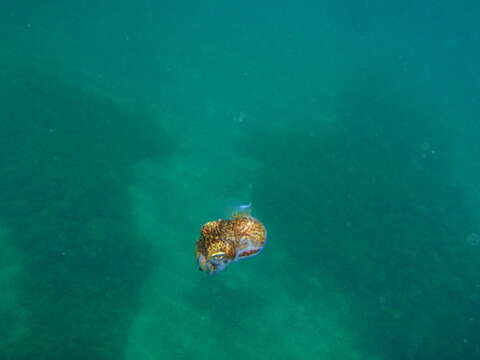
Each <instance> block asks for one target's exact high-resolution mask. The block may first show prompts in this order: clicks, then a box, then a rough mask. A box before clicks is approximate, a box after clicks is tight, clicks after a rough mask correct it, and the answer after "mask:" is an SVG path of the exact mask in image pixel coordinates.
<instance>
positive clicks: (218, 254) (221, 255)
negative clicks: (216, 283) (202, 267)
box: [210, 251, 225, 261]
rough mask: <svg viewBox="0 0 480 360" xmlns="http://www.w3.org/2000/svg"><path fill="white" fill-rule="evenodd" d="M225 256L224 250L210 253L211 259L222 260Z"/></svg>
mask: <svg viewBox="0 0 480 360" xmlns="http://www.w3.org/2000/svg"><path fill="white" fill-rule="evenodd" d="M224 258H225V253H224V252H223V251H219V252H216V253H214V254H212V255H210V260H215V261H221V260H223V259H224Z"/></svg>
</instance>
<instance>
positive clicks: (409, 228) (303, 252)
mask: <svg viewBox="0 0 480 360" xmlns="http://www.w3.org/2000/svg"><path fill="white" fill-rule="evenodd" d="M362 83H363V82H355V84H354V85H353V86H351V87H350V88H348V86H347V87H346V88H348V89H347V90H346V91H344V93H343V94H342V95H341V96H339V100H338V105H339V106H338V109H336V113H337V114H338V115H337V116H338V117H337V121H336V122H335V124H334V125H332V126H330V127H329V129H328V131H326V133H325V134H324V135H322V136H321V137H320V138H318V137H310V136H308V135H307V134H308V133H309V131H308V127H309V126H310V127H311V128H312V129H315V124H314V123H312V124H306V125H305V126H304V127H302V128H301V129H300V130H294V129H292V131H291V133H290V134H289V135H288V137H287V138H282V139H280V138H277V139H273V138H272V137H268V133H267V132H265V134H264V136H260V135H259V133H258V129H256V131H257V133H256V134H255V139H257V141H256V143H255V145H253V146H251V147H250V149H249V151H250V153H252V154H254V156H255V157H256V158H260V159H262V161H263V162H264V163H266V164H268V166H266V167H264V168H263V170H262V171H261V173H259V180H258V184H257V187H256V189H255V194H254V198H255V201H256V203H257V207H263V206H265V207H266V208H274V209H276V212H275V216H276V217H277V223H278V224H283V226H282V225H278V226H279V228H277V229H276V230H277V232H276V237H277V238H276V241H277V242H279V241H282V240H283V241H284V243H285V244H290V249H289V253H290V254H291V259H292V266H291V267H289V273H290V274H293V275H292V276H285V279H284V281H285V284H286V286H288V287H289V289H290V291H289V293H290V294H294V295H296V296H298V297H301V298H310V300H311V301H317V300H316V298H315V297H316V294H315V292H314V291H312V292H305V291H302V289H306V288H308V287H309V284H308V277H307V276H301V275H300V274H309V275H310V276H317V277H318V278H331V279H332V283H331V286H332V289H333V290H332V291H339V290H341V291H342V292H344V293H346V294H348V296H349V298H350V299H351V300H352V304H353V306H354V309H353V310H354V311H352V317H353V318H352V322H351V327H352V328H354V329H357V330H358V333H359V334H362V339H363V346H365V348H366V353H373V354H381V355H382V358H383V357H384V358H386V359H398V360H401V359H445V360H447V359H449V360H451V359H472V358H476V357H478V355H479V354H480V345H479V344H480V332H479V331H478V330H479V328H480V317H479V316H478V315H479V312H478V309H479V308H478V306H479V301H478V298H479V293H480V292H479V290H478V264H479V262H480V254H479V253H478V252H477V251H475V250H476V249H473V248H472V247H471V246H470V245H469V244H468V242H467V241H464V239H465V237H466V235H467V234H468V232H469V229H477V224H476V219H475V218H474V216H473V209H471V208H470V205H469V202H468V201H466V200H465V199H466V198H467V194H463V192H462V189H461V186H458V184H457V183H456V178H455V176H454V175H453V174H454V167H453V163H452V162H451V160H452V159H451V158H450V156H449V154H452V153H453V149H452V145H453V144H452V143H451V137H450V134H449V133H448V132H447V131H446V130H445V128H444V127H443V125H442V123H441V122H440V121H439V120H438V119H440V118H441V116H439V115H440V114H435V113H434V111H433V110H432V109H428V110H426V109H425V108H424V106H421V105H419V104H416V102H415V100H414V98H413V97H410V96H409V95H408V89H404V90H402V91H393V90H391V87H390V86H388V85H387V81H382V80H379V81H372V79H366V80H365V87H362V86H361V84H362ZM352 84H353V83H352ZM412 90H413V89H412ZM412 92H413V91H412ZM292 111H294V110H292ZM308 111H309V109H304V108H302V109H299V110H298V114H294V113H292V114H289V116H293V117H295V116H296V115H298V116H299V117H301V116H302V113H307V112H308ZM278 116H279V117H281V116H282V114H278ZM299 126H300V127H301V126H302V125H300V124H299ZM296 131H298V136H296V135H295V133H296ZM262 138H263V139H265V140H264V142H263V143H259V141H258V139H262ZM247 144H248V142H247ZM292 144H296V145H295V146H292ZM285 169H288V175H287V176H279V174H283V173H284V171H285ZM292 184H298V186H296V187H295V189H294V190H295V191H292ZM285 204H288V206H285ZM292 208H294V209H297V210H296V211H295V212H292V211H290V209H292ZM292 229H295V232H294V236H293V237H294V238H295V239H296V241H295V242H293V241H288V240H289V238H288V237H290V238H291V237H292ZM282 234H285V235H283V236H284V238H283V239H282V238H281V237H282ZM273 275H274V274H272V276H273Z"/></svg>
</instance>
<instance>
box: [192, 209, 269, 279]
mask: <svg viewBox="0 0 480 360" xmlns="http://www.w3.org/2000/svg"><path fill="white" fill-rule="evenodd" d="M266 239H267V231H266V229H265V226H264V225H263V224H262V223H261V222H260V221H259V220H257V219H255V218H254V217H252V216H251V214H250V210H249V207H242V208H241V211H238V212H236V213H234V214H233V215H232V216H231V218H230V219H218V220H216V221H209V222H207V223H206V224H205V225H203V227H202V229H201V230H200V237H199V239H198V240H197V243H196V247H195V258H196V260H197V263H198V266H199V270H201V271H203V272H206V273H209V274H216V273H218V272H220V271H222V270H224V269H225V268H226V267H227V266H228V265H230V264H231V263H232V262H236V261H238V260H242V259H247V258H250V257H253V256H255V255H258V254H259V253H260V252H261V251H262V250H263V248H264V246H265V242H266Z"/></svg>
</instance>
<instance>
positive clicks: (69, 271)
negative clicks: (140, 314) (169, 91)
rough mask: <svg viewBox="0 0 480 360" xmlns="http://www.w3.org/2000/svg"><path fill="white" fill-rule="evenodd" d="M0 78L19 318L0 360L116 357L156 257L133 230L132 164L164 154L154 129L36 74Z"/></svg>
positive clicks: (2, 161) (1, 163)
mask: <svg viewBox="0 0 480 360" xmlns="http://www.w3.org/2000/svg"><path fill="white" fill-rule="evenodd" d="M0 79H1V81H0V82H1V87H0V108H1V109H2V120H1V121H0V147H1V149H2V151H1V152H0V179H1V182H0V219H1V221H2V225H3V226H5V227H6V228H7V229H8V231H9V234H10V237H11V238H12V239H13V241H12V244H14V247H15V248H16V249H15V250H16V251H17V252H18V253H19V254H20V256H21V258H22V261H23V263H22V267H21V268H22V269H23V270H22V271H21V274H20V275H19V282H18V283H19V285H18V286H19V289H18V292H19V294H18V298H19V303H20V306H21V308H22V311H23V312H24V313H25V316H26V330H25V331H22V332H21V333H20V335H19V336H18V337H16V338H14V339H10V340H11V341H9V342H8V343H7V344H4V343H3V342H2V344H1V345H2V346H1V347H0V358H1V359H12V360H13V359H15V360H26V359H48V360H57V359H58V360H60V359H61V360H65V359H69V360H75V359H82V360H84V359H90V360H95V359H102V360H105V359H115V360H119V359H122V358H123V348H124V345H125V343H126V336H127V331H128V329H129V327H130V323H131V321H132V317H133V315H134V314H135V312H136V311H137V308H138V306H139V304H138V302H139V291H140V288H141V286H142V282H143V280H145V279H146V277H147V276H148V275H149V271H150V269H151V266H152V261H153V260H154V259H153V258H152V255H151V252H150V251H149V245H148V243H147V241H146V240H144V239H142V238H141V236H140V235H139V234H138V233H137V230H136V228H135V225H134V224H133V222H132V216H131V212H132V206H131V203H130V197H129V186H130V185H131V184H132V181H133V175H132V166H133V164H134V163H135V162H137V161H139V160H142V159H145V158H154V159H159V158H161V157H162V156H165V154H166V152H167V151H168V148H169V146H168V145H166V141H163V142H162V131H161V129H160V128H159V127H158V125H157V122H158V120H155V121H154V120H153V119H151V118H149V117H148V116H147V114H146V113H144V112H142V111H140V110H137V109H134V108H128V109H127V108H125V107H124V106H120V105H117V104H115V103H114V102H113V101H111V100H108V99H104V98H101V97H99V96H94V95H92V94H89V93H87V92H85V91H81V90H79V89H76V88H75V86H71V85H69V84H67V83H65V82H64V81H62V80H60V79H58V78H55V77H53V76H48V75H45V74H40V73H38V72H35V71H7V70H3V71H2V73H1V74H0ZM159 139H160V141H159ZM163 140H165V139H163ZM4 326H8V325H7V324H6V323H0V329H1V328H2V327H4ZM3 330H4V329H1V330H0V333H2V331H3ZM6 331H8V329H7V330H6Z"/></svg>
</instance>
